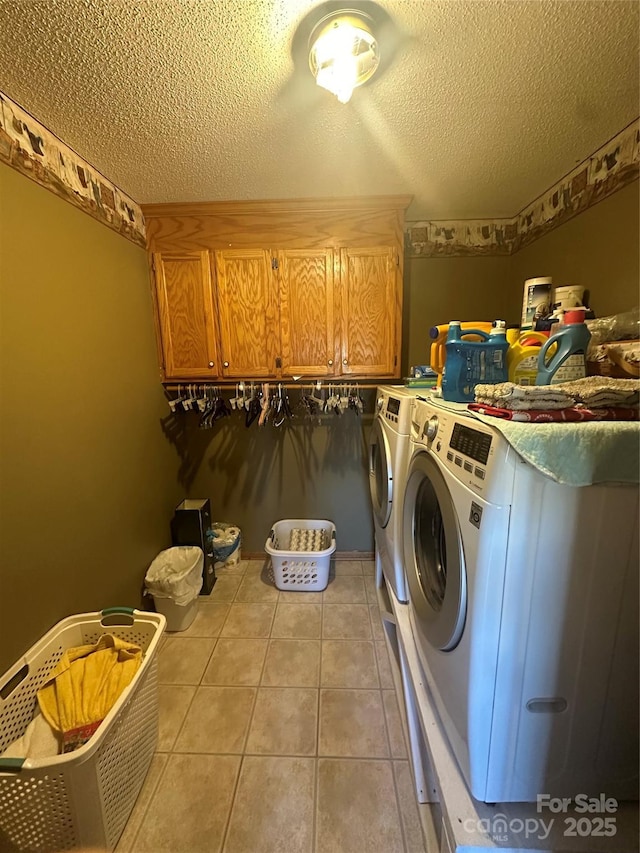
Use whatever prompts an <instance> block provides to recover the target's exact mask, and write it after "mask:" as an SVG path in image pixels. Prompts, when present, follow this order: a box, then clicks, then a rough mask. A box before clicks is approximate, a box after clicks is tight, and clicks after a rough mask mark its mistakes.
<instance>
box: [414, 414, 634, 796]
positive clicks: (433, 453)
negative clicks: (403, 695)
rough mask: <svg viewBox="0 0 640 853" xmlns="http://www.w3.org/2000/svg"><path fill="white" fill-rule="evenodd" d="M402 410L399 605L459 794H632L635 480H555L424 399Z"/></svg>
mask: <svg viewBox="0 0 640 853" xmlns="http://www.w3.org/2000/svg"><path fill="white" fill-rule="evenodd" d="M444 406H446V404H444ZM413 420H414V424H413V426H412V435H411V446H412V456H411V460H410V463H409V469H408V472H407V480H406V491H405V499H404V509H403V527H404V553H405V569H406V573H407V581H408V585H409V593H410V602H409V614H410V620H411V625H412V631H413V634H414V639H415V642H416V646H417V650H418V653H419V656H420V660H421V663H422V667H423V669H424V675H425V681H426V683H427V685H428V688H429V694H430V697H431V700H432V703H433V704H434V705H435V707H436V709H437V711H438V714H439V716H440V719H441V721H442V724H443V728H444V730H445V732H446V734H447V735H448V738H449V741H450V744H451V747H452V750H453V752H454V754H455V756H456V758H457V760H458V763H459V765H460V767H461V769H462V771H463V773H464V776H465V778H466V780H467V783H468V785H469V788H470V790H471V793H472V794H473V796H474V797H476V798H477V799H478V800H482V801H485V802H509V801H524V802H533V801H535V800H536V798H537V795H538V794H550V795H552V796H569V797H573V796H575V795H576V794H577V793H586V794H592V795H599V794H600V793H602V792H604V793H606V795H607V796H610V797H616V798H617V799H618V800H621V799H637V796H638V762H637V756H638V565H639V554H638V489H637V487H635V486H614V485H597V486H587V487H583V488H574V487H570V486H563V485H560V484H558V483H556V482H554V481H553V480H551V479H549V478H548V477H545V476H543V475H542V474H541V473H539V472H538V471H537V470H536V469H535V468H533V467H532V466H531V465H529V464H528V463H526V462H524V461H523V460H522V459H521V457H519V456H518V455H517V454H516V453H515V452H514V451H513V449H512V448H511V447H510V445H509V444H508V443H507V442H506V440H505V439H504V437H503V436H502V435H501V434H500V432H499V431H498V430H496V429H492V428H491V427H489V426H487V425H485V423H483V422H481V421H479V420H477V419H474V418H472V417H471V416H470V415H469V414H466V415H465V414H462V413H460V412H451V411H448V410H447V409H446V408H444V407H443V404H442V403H438V402H437V401H435V400H432V401H431V402H421V401H416V404H415V409H414V418H413ZM533 428H534V429H535V426H534V427H533ZM427 697H428V694H426V693H425V695H424V696H423V697H422V699H423V701H429V699H428V698H427Z"/></svg>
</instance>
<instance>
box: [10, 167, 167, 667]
mask: <svg viewBox="0 0 640 853" xmlns="http://www.w3.org/2000/svg"><path fill="white" fill-rule="evenodd" d="M0 407H1V420H0V672H3V671H4V670H5V669H6V668H7V667H8V666H9V665H10V664H11V663H13V662H14V661H15V660H16V659H17V658H18V656H19V655H20V654H21V653H23V652H24V651H26V649H27V648H28V647H29V646H30V645H31V644H32V643H33V642H34V641H35V640H36V639H38V637H39V636H41V635H42V634H43V633H44V632H45V631H46V630H48V629H49V628H50V627H51V626H52V625H53V624H54V623H55V622H57V621H58V620H60V619H62V618H63V617H65V616H67V615H69V614H71V613H78V612H83V611H88V610H95V609H100V608H103V607H108V606H110V605H113V604H125V605H134V606H138V605H139V603H140V591H141V585H142V582H143V578H144V573H145V570H146V567H147V566H148V564H149V563H150V561H151V560H152V559H153V557H154V556H155V554H156V553H157V552H158V551H159V550H160V549H161V548H162V547H165V546H166V545H168V544H169V541H168V540H169V520H170V517H171V514H172V510H173V506H174V505H175V503H176V502H177V500H178V499H179V497H180V491H179V488H178V486H177V482H176V472H177V467H178V460H177V457H176V455H175V451H174V450H173V448H172V447H171V446H170V444H169V443H168V441H167V440H166V437H165V435H164V432H163V429H162V424H161V420H162V418H163V417H164V415H165V414H166V411H167V407H166V403H165V401H164V398H163V393H162V389H161V386H160V383H159V381H158V371H157V359H156V350H155V341H154V331H153V322H152V313H151V298H150V289H149V279H148V272H147V259H146V255H145V252H144V250H143V249H141V248H139V247H137V246H135V245H133V244H132V243H130V242H129V241H128V240H126V239H124V238H123V237H120V236H119V235H118V234H116V233H115V232H113V231H111V230H110V229H109V228H107V227H105V226H104V225H102V224H100V223H99V222H97V221H95V220H94V219H92V218H91V217H89V216H87V215H86V214H84V213H82V212H81V211H79V210H77V209H76V208H74V207H72V206H71V205H70V204H68V203H66V202H64V201H62V200H60V199H58V198H57V197H56V196H55V195H53V194H52V193H50V192H48V191H47V190H45V189H42V188H41V187H39V186H37V185H36V184H35V183H33V182H31V181H30V180H28V179H27V178H25V177H23V176H22V175H20V174H18V173H17V172H15V171H13V170H12V169H10V168H9V167H8V166H5V165H3V164H0Z"/></svg>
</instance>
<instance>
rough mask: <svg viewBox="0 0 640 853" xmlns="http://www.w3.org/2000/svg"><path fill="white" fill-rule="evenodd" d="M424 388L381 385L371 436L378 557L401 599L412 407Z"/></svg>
mask: <svg viewBox="0 0 640 853" xmlns="http://www.w3.org/2000/svg"><path fill="white" fill-rule="evenodd" d="M424 393H425V392H424V390H417V389H411V388H406V387H405V386H402V385H381V386H380V387H379V388H378V391H377V404H376V415H375V417H374V420H373V426H372V428H371V434H370V437H369V488H370V492H371V504H372V508H373V523H374V530H375V540H376V560H378V561H379V562H380V564H381V567H382V572H383V573H384V576H385V578H386V579H387V581H388V583H390V584H391V586H392V587H393V591H394V593H395V595H396V598H397V599H398V601H401V602H406V601H407V586H406V582H405V577H404V566H403V559H404V552H403V548H402V496H403V493H404V480H405V476H406V473H407V466H408V462H409V432H410V429H411V408H412V405H413V401H414V399H415V398H416V396H417V395H418V394H424Z"/></svg>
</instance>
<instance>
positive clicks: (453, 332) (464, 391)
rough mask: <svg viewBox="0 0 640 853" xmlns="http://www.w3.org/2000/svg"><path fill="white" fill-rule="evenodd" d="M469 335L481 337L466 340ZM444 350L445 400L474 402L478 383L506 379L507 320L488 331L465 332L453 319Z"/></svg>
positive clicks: (499, 321) (497, 322) (498, 322)
mask: <svg viewBox="0 0 640 853" xmlns="http://www.w3.org/2000/svg"><path fill="white" fill-rule="evenodd" d="M467 335H477V336H478V337H480V338H482V340H480V341H468V340H464V338H465V336H467ZM445 349H446V352H447V357H446V360H445V363H444V371H443V374H442V397H443V399H445V400H448V401H449V402H452V403H471V402H473V400H474V396H475V394H474V391H475V387H476V385H477V384H478V383H480V382H486V383H489V384H493V383H496V382H506V381H507V378H508V371H507V350H508V349H509V342H508V341H507V329H506V323H505V322H504V320H496V322H495V325H494V327H493V328H492V329H491V331H490V332H489V333H488V334H487V333H486V332H483V331H481V330H480V329H465V330H464V331H462V329H461V327H460V322H459V321H457V320H452V321H451V322H450V323H449V333H448V335H447V343H446V345H445Z"/></svg>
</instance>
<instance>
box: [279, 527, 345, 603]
mask: <svg viewBox="0 0 640 853" xmlns="http://www.w3.org/2000/svg"><path fill="white" fill-rule="evenodd" d="M297 531H301V532H303V531H318V532H319V533H320V537H317V536H316V537H313V536H307V537H305V536H304V534H303V533H298V532H297ZM292 534H293V537H292ZM292 538H293V540H294V543H295V541H296V540H297V541H301V540H302V541H305V540H312V539H316V540H317V539H318V538H321V539H322V542H321V546H322V547H321V550H317V551H316V550H314V551H300V550H291V547H292V546H291V542H292ZM264 549H265V551H266V552H267V554H268V555H269V556H270V557H271V565H272V567H273V576H274V579H275V583H276V586H277V587H278V589H282V590H291V591H294V592H295V591H298V592H320V591H321V590H323V589H324V588H325V587H326V585H327V583H328V582H329V566H330V564H331V555H332V554H333V553H334V551H335V550H336V528H335V525H334V524H332V523H331V522H330V521H321V520H317V519H309V518H288V519H285V520H284V521H277V522H276V523H275V524H274V525H273V529H272V530H271V535H270V536H269V538H268V539H267V542H266V544H265V546H264Z"/></svg>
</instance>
